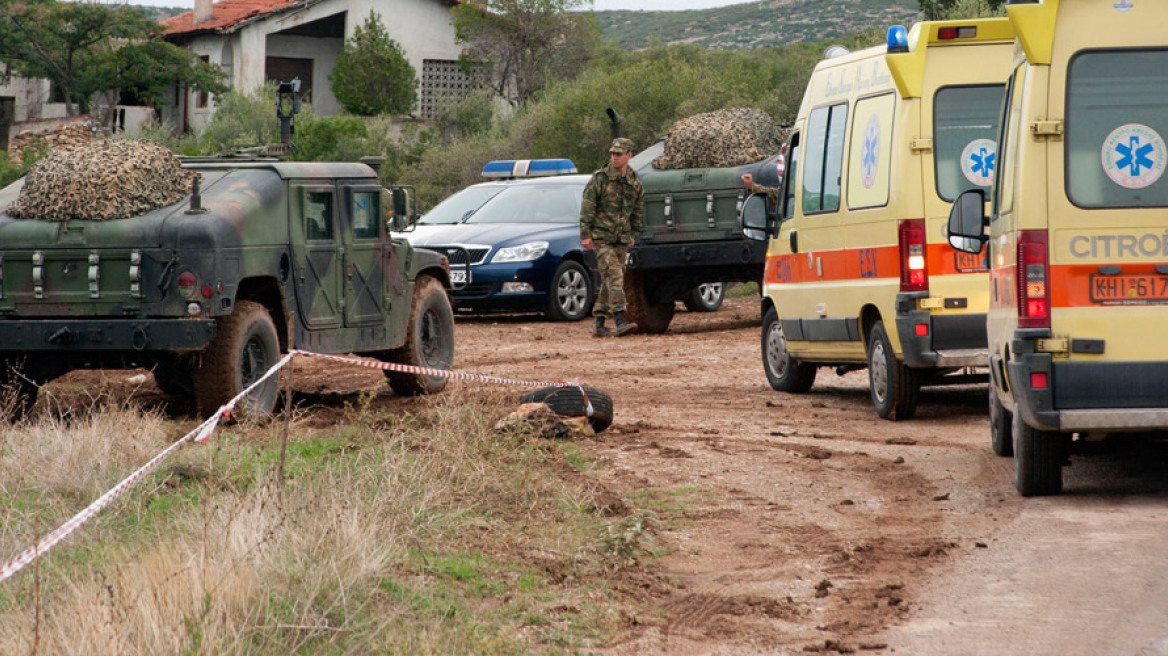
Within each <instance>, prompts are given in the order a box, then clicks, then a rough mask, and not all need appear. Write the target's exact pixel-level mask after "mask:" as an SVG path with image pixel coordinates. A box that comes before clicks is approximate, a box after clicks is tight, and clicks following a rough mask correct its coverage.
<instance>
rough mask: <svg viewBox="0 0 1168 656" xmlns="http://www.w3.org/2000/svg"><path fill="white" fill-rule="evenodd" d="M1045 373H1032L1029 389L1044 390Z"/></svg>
mask: <svg viewBox="0 0 1168 656" xmlns="http://www.w3.org/2000/svg"><path fill="white" fill-rule="evenodd" d="M1046 385H1047V383H1046V372H1045V371H1032V372H1031V373H1030V388H1031V389H1046Z"/></svg>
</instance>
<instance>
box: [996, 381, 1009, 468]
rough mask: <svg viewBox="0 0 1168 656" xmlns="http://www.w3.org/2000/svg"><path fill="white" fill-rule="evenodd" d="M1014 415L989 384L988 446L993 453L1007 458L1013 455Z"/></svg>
mask: <svg viewBox="0 0 1168 656" xmlns="http://www.w3.org/2000/svg"><path fill="white" fill-rule="evenodd" d="M1013 422H1014V414H1013V413H1012V412H1010V411H1008V410H1006V407H1005V406H1003V405H1002V401H1001V400H1000V399H999V398H998V390H997V389H995V388H994V384H993V382H992V381H991V382H990V445H991V446H992V447H993V449H994V453H996V454H998V455H999V456H1002V457H1003V458H1009V457H1010V456H1012V455H1014V436H1013V426H1012V425H1011V424H1013Z"/></svg>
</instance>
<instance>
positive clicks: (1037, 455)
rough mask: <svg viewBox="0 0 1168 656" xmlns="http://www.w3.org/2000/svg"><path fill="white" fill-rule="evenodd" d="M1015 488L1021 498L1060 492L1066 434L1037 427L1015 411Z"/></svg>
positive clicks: (1013, 425) (1013, 424)
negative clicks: (1033, 426)
mask: <svg viewBox="0 0 1168 656" xmlns="http://www.w3.org/2000/svg"><path fill="white" fill-rule="evenodd" d="M1012 428H1013V433H1014V487H1015V488H1017V489H1018V493H1019V494H1021V495H1022V496H1024V497H1039V496H1047V495H1051V494H1058V493H1060V492H1062V491H1063V461H1064V460H1065V456H1066V454H1065V452H1064V448H1065V445H1066V436H1064V435H1063V434H1061V433H1056V432H1054V431H1044V430H1038V429H1037V428H1032V427H1031V426H1030V424H1027V423H1026V422H1025V421H1022V417H1021V416H1020V415H1019V414H1017V413H1015V414H1014V421H1013V423H1012Z"/></svg>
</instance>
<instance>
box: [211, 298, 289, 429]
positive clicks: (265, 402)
mask: <svg viewBox="0 0 1168 656" xmlns="http://www.w3.org/2000/svg"><path fill="white" fill-rule="evenodd" d="M216 324H217V325H216V327H215V339H213V340H211V343H210V344H208V345H207V346H206V347H205V348H204V349H203V352H202V354H201V357H200V358H199V359H198V360H197V361H196V363H195V365H194V366H193V367H192V368H191V377H192V382H193V384H194V391H195V402H196V403H197V405H198V408H199V414H200V415H202V416H204V417H210V416H211V415H213V414H215V411H216V410H218V409H219V408H220V407H221V406H223V405H224V404H225V403H227V402H228V401H230V400H231V399H232V398H234V397H235V396H236V395H237V394H239V393H240V392H242V391H243V390H244V389H245V388H247V387H248V386H249V385H251V384H252V383H254V382H255V381H257V380H259V379H260V377H262V376H263V375H264V374H265V373H267V371H268V370H269V369H271V368H272V366H274V365H275V364H276V363H277V362H279V360H280V340H279V338H278V337H277V336H276V324H275V323H273V322H272V317H271V315H270V314H268V310H267V308H265V307H264V306H263V305H261V304H259V303H257V302H255V301H238V302H236V304H235V310H234V311H233V312H232V313H231V314H230V315H229V316H226V317H220V318H219V319H217V320H216ZM279 391H280V381H279V375H278V374H273V375H272V376H271V377H269V378H268V379H267V380H266V381H264V384H263V385H260V386H259V387H257V388H256V389H254V390H252V392H251V394H248V395H247V396H246V397H244V398H243V399H241V400H240V401H239V403H237V404H236V406H235V417H233V419H234V418H238V417H248V418H253V419H258V418H261V417H264V416H267V415H269V414H271V413H272V411H273V410H274V409H275V408H276V398H277V396H279Z"/></svg>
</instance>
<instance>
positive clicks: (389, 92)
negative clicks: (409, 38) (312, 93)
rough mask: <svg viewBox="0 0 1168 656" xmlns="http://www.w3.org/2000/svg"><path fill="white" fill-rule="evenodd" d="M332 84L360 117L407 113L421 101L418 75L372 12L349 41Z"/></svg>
mask: <svg viewBox="0 0 1168 656" xmlns="http://www.w3.org/2000/svg"><path fill="white" fill-rule="evenodd" d="M329 83H331V84H332V87H333V95H335V96H336V97H337V100H338V101H339V102H340V103H341V105H343V106H344V107H345V109H346V110H348V111H350V112H352V113H353V114H357V115H359V116H376V115H378V114H406V113H409V112H410V111H411V110H413V108H414V105H415V104H416V103H417V102H418V75H417V73H416V72H415V71H414V67H413V66H411V65H410V62H409V61H408V60H407V59H406V55H405V52H404V51H403V50H402V47H401V46H400V45H398V43H397V41H394V40H393V39H391V38H389V34H388V33H387V32H386V31H385V26H383V25H382V24H381V19H380V18H378V17H377V14H375V13H374V12H373V11H372V10H370V11H369V17H368V18H366V19H365V22H364V23H363V24H362V25H361V26H359V27H358V28H357V29H356V31H354V32H353V37H352V38H351V39H349V40H347V41H345V48H344V50H343V51H342V52H341V54H340V56H339V57H337V63H336V65H335V66H333V72H332V73H329Z"/></svg>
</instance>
